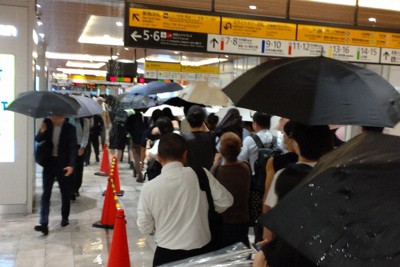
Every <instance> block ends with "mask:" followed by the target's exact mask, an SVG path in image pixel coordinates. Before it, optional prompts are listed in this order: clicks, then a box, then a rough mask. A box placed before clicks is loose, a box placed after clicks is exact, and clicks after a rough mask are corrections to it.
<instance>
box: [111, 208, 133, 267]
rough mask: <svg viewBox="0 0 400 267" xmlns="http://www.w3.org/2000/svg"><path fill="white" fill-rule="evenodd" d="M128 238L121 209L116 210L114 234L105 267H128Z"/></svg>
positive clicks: (129, 264)
mask: <svg viewBox="0 0 400 267" xmlns="http://www.w3.org/2000/svg"><path fill="white" fill-rule="evenodd" d="M130 266H131V262H130V260H129V248H128V238H127V235H126V221H125V213H124V210H123V209H118V210H117V216H116V218H115V227H114V233H113V236H112V240H111V248H110V253H109V257H108V264H107V267H130Z"/></svg>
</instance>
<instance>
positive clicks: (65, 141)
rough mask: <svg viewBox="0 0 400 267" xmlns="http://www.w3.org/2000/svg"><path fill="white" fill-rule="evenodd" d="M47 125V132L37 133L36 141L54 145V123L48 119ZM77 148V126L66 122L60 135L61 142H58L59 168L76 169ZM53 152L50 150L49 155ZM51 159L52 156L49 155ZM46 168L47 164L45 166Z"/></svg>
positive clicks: (45, 121)
mask: <svg viewBox="0 0 400 267" xmlns="http://www.w3.org/2000/svg"><path fill="white" fill-rule="evenodd" d="M43 122H44V123H46V125H47V130H46V131H45V132H44V133H43V134H42V133H41V132H40V131H39V132H38V133H37V135H36V137H35V141H36V142H38V143H40V142H42V141H45V140H46V141H50V142H51V143H52V136H53V122H52V121H51V120H50V119H49V118H46V119H44V121H43ZM76 146H77V138H76V129H75V126H73V125H72V124H70V123H68V122H67V121H64V123H63V125H62V128H61V133H60V140H59V142H58V159H57V165H58V166H57V167H58V168H61V169H63V168H65V167H67V166H71V167H75V161H76V156H77V152H76ZM51 152H52V150H49V152H48V153H51ZM48 157H49V158H50V157H51V154H50V155H48ZM44 167H46V164H45V165H44Z"/></svg>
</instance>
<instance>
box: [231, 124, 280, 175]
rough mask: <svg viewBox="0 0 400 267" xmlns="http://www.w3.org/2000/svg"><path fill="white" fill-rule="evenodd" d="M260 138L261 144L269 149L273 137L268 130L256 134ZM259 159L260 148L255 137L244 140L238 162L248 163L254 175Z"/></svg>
mask: <svg viewBox="0 0 400 267" xmlns="http://www.w3.org/2000/svg"><path fill="white" fill-rule="evenodd" d="M256 135H258V137H260V139H261V142H262V143H263V144H264V146H266V147H268V146H270V145H271V143H272V140H273V136H272V134H271V133H270V132H269V131H268V130H261V131H258V132H257V133H256ZM257 158H258V146H257V144H256V142H255V141H254V139H253V137H251V136H247V137H246V138H244V139H243V145H242V150H241V151H240V154H239V156H238V160H241V161H247V162H248V163H249V164H250V167H251V172H252V174H253V175H254V162H255V161H256V160H257Z"/></svg>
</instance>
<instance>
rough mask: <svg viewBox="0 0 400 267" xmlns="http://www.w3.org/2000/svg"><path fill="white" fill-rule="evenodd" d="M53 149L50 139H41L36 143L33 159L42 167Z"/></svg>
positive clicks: (47, 162)
mask: <svg viewBox="0 0 400 267" xmlns="http://www.w3.org/2000/svg"><path fill="white" fill-rule="evenodd" d="M52 150H53V144H52V142H51V141H50V140H43V141H41V142H38V143H37V144H36V150H35V161H36V163H37V164H39V165H40V166H42V167H44V166H45V165H46V164H49V163H50V157H51V153H52Z"/></svg>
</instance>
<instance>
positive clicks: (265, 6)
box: [215, 0, 288, 18]
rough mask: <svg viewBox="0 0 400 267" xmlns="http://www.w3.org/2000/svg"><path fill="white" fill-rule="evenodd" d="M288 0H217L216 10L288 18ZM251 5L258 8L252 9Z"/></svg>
mask: <svg viewBox="0 0 400 267" xmlns="http://www.w3.org/2000/svg"><path fill="white" fill-rule="evenodd" d="M287 4H288V1H287V0H281V1H276V0H264V1H255V0H253V1H243V0H215V11H220V12H232V13H239V14H243V15H255V16H264V17H279V18H286V17H287V16H286V14H287ZM249 5H256V6H257V9H255V10H251V9H250V8H249Z"/></svg>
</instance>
